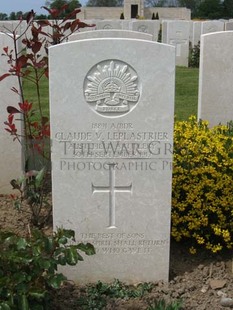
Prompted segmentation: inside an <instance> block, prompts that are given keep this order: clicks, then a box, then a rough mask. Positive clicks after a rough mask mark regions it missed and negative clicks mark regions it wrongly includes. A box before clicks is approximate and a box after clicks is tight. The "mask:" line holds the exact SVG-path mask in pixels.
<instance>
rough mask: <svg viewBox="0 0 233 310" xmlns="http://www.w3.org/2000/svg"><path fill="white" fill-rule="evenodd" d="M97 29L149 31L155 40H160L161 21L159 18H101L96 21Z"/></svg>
mask: <svg viewBox="0 0 233 310" xmlns="http://www.w3.org/2000/svg"><path fill="white" fill-rule="evenodd" d="M95 24H96V29H97V30H101V29H102V30H103V29H105V30H106V29H108V30H113V29H124V30H132V31H138V32H143V33H148V34H151V35H152V36H153V40H154V41H158V34H159V29H160V21H158V20H153V21H152V20H132V21H121V20H101V21H96V23H95Z"/></svg>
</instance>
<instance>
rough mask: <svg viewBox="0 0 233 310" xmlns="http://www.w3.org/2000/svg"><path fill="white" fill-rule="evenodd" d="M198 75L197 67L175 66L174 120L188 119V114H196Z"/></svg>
mask: <svg viewBox="0 0 233 310" xmlns="http://www.w3.org/2000/svg"><path fill="white" fill-rule="evenodd" d="M198 77H199V69H198V68H186V67H176V89H175V116H176V120H188V118H189V116H190V115H197V104H198Z"/></svg>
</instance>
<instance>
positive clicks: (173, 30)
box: [162, 20, 224, 67]
mask: <svg viewBox="0 0 233 310" xmlns="http://www.w3.org/2000/svg"><path fill="white" fill-rule="evenodd" d="M223 30H224V22H223V21H218V20H216V21H214V20H213V21H205V22H192V21H163V22H162V42H163V43H167V44H172V45H174V46H176V64H177V65H181V66H186V67H187V66H188V57H189V42H191V45H192V47H194V46H195V45H197V44H198V42H199V41H200V37H201V35H202V34H206V33H213V32H218V31H223Z"/></svg>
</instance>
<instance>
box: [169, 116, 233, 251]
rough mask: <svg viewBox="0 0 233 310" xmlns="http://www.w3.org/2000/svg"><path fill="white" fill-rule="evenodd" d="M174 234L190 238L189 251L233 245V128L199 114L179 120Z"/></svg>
mask: <svg viewBox="0 0 233 310" xmlns="http://www.w3.org/2000/svg"><path fill="white" fill-rule="evenodd" d="M173 163H174V164H173V198H172V236H173V237H174V238H175V240H176V241H181V240H183V239H185V238H186V239H187V238H189V239H190V240H191V241H192V247H190V252H191V253H193V254H195V253H196V249H197V248H198V247H200V246H204V247H205V248H206V249H208V250H210V251H212V252H213V253H216V252H219V251H221V250H223V249H227V248H228V249H232V248H233V134H232V132H230V130H229V127H227V126H223V125H221V126H220V125H219V126H216V127H214V128H208V123H207V122H205V121H202V122H200V123H198V122H197V120H196V118H195V117H190V118H189V120H188V121H183V122H176V124H175V132H174V159H173Z"/></svg>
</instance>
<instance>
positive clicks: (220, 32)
mask: <svg viewBox="0 0 233 310" xmlns="http://www.w3.org/2000/svg"><path fill="white" fill-rule="evenodd" d="M222 34H225V35H230V34H233V30H227V31H216V32H210V33H204V34H202V35H201V37H203V38H205V37H210V36H215V35H222Z"/></svg>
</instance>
